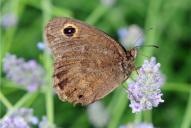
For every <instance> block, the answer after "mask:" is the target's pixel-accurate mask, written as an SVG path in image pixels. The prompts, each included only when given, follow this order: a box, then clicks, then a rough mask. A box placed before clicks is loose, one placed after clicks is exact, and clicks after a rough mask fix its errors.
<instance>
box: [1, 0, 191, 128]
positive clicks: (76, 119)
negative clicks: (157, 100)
mask: <svg viewBox="0 0 191 128" xmlns="http://www.w3.org/2000/svg"><path fill="white" fill-rule="evenodd" d="M0 5H1V19H2V16H3V15H4V14H6V13H8V12H14V13H15V14H16V15H17V17H18V24H17V25H16V26H15V27H11V28H8V29H5V28H3V27H2V26H1V35H0V41H1V42H0V44H1V55H0V59H1V85H0V87H1V88H0V89H1V90H0V93H1V95H0V117H3V116H4V115H5V114H6V110H7V109H6V108H12V107H13V108H18V107H21V106H29V107H32V108H34V112H35V115H37V116H39V117H41V116H42V115H45V114H46V115H47V116H48V119H49V121H50V122H54V123H55V124H56V125H58V126H60V127H66V128H68V127H70V128H79V127H80V128H82V127H83V128H88V127H93V126H92V125H91V124H90V122H89V120H88V115H87V112H86V107H80V106H73V105H71V104H68V103H66V102H61V101H60V100H59V99H58V97H57V96H56V95H52V93H51V92H52V84H51V82H50V81H51V75H52V65H51V64H52V62H51V57H50V56H49V55H48V54H46V53H42V51H40V50H38V49H37V43H38V42H40V41H43V31H44V30H43V29H44V26H45V24H46V23H47V22H48V20H49V19H51V18H53V17H57V16H67V17H73V18H76V19H79V20H82V21H85V22H87V23H89V24H92V25H94V26H96V27H98V28H100V29H101V30H103V31H105V32H106V33H108V34H110V35H111V36H112V37H114V38H115V39H116V40H118V38H117V29H118V28H120V27H124V26H129V25H131V24H138V25H139V26H141V27H142V28H144V30H145V38H146V39H145V44H156V45H158V46H159V47H160V48H159V49H154V48H149V47H144V48H141V49H140V52H139V54H138V59H137V67H138V66H139V65H141V64H142V62H143V59H144V58H145V57H144V56H142V55H146V56H149V57H150V56H152V55H154V56H156V57H157V59H158V61H159V62H160V63H161V68H162V72H163V73H164V74H165V76H166V79H167V82H166V84H165V85H164V88H163V92H165V93H164V96H163V99H164V100H165V102H164V103H163V104H161V105H159V107H157V108H154V109H153V110H152V111H150V112H143V113H142V115H134V114H132V112H131V110H130V108H129V107H128V99H127V96H126V94H124V93H122V91H120V90H121V89H122V88H121V87H119V89H117V90H115V91H114V92H112V93H111V94H110V95H109V96H107V97H106V98H105V99H103V102H104V103H105V105H106V106H108V110H109V112H110V115H111V119H110V122H109V124H108V127H109V128H117V127H118V126H119V125H121V124H126V123H128V122H133V120H134V118H135V119H139V118H140V119H141V120H143V121H146V122H151V121H152V122H153V124H154V125H155V126H159V127H161V128H163V127H164V128H165V127H166V128H167V127H168V128H180V127H181V128H189V125H191V123H190V122H191V116H190V115H191V112H190V109H189V108H191V101H190V100H191V1H190V0H142V1H139V0H133V1H131V0H118V1H117V2H116V3H115V4H114V6H113V7H107V6H105V5H101V3H100V1H98V0H97V1H96V0H92V1H90V0H54V1H53V0H52V1H50V0H1V1H0ZM149 28H152V29H151V30H150V29H149ZM7 52H10V53H14V54H16V55H17V56H19V57H24V58H26V59H36V60H37V61H38V62H39V63H41V64H42V65H43V66H44V68H45V69H46V71H47V76H46V78H47V81H49V82H48V84H47V85H45V86H47V87H46V88H45V90H44V91H43V90H41V91H38V92H35V93H27V92H26V91H24V90H23V89H22V88H18V87H17V86H14V84H15V83H12V82H11V81H9V80H7V79H6V78H5V75H4V73H3V71H2V58H3V57H4V55H5V54H6V53H7ZM7 99H8V102H6V100H7ZM9 102H10V103H11V104H9Z"/></svg>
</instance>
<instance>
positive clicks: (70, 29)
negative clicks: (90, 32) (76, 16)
mask: <svg viewBox="0 0 191 128" xmlns="http://www.w3.org/2000/svg"><path fill="white" fill-rule="evenodd" d="M75 32H76V29H75V28H74V27H72V26H68V27H66V28H64V30H63V33H64V34H65V35H66V36H68V37H72V36H73V35H74V33H75Z"/></svg>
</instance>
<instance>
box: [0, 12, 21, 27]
mask: <svg viewBox="0 0 191 128" xmlns="http://www.w3.org/2000/svg"><path fill="white" fill-rule="evenodd" d="M16 24H17V17H16V15H15V14H13V13H7V14H5V15H3V16H2V19H1V25H2V26H3V27H5V28H9V27H14V26H15V25H16Z"/></svg>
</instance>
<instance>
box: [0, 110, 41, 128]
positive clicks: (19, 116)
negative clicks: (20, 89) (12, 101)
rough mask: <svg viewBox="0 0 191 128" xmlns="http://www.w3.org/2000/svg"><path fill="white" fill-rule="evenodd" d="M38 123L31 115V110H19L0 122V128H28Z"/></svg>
mask: <svg viewBox="0 0 191 128" xmlns="http://www.w3.org/2000/svg"><path fill="white" fill-rule="evenodd" d="M37 123H38V118H37V117H35V116H34V115H33V110H32V109H28V108H20V109H17V110H16V111H15V112H13V113H12V114H11V115H10V116H8V117H5V118H3V119H2V120H1V121H0V128H30V127H31V126H32V125H36V124H37Z"/></svg>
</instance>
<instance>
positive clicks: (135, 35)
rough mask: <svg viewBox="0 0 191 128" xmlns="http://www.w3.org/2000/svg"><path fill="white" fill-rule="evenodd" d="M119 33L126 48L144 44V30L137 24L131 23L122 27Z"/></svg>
mask: <svg viewBox="0 0 191 128" xmlns="http://www.w3.org/2000/svg"><path fill="white" fill-rule="evenodd" d="M117 33H118V36H119V40H120V43H121V44H122V45H123V47H124V48H125V49H128V48H132V47H135V46H140V45H142V44H143V41H144V34H143V30H142V29H141V28H140V27H139V26H137V25H131V26H129V27H128V28H125V27H124V28H120V29H119V30H118V31H117Z"/></svg>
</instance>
